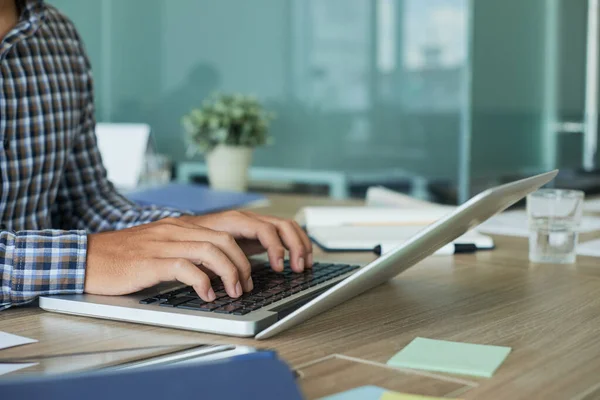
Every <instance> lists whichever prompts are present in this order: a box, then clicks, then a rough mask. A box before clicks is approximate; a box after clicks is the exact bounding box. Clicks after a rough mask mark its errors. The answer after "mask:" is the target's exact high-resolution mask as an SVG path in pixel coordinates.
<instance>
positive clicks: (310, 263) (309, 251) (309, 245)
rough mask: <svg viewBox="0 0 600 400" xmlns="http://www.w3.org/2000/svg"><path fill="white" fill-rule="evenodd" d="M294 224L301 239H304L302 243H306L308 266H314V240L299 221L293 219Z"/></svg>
mask: <svg viewBox="0 0 600 400" xmlns="http://www.w3.org/2000/svg"><path fill="white" fill-rule="evenodd" d="M292 226H293V227H294V229H295V230H296V232H297V233H298V236H299V237H300V240H302V243H303V244H304V249H305V251H306V266H307V267H308V268H312V266H313V245H312V241H311V240H310V238H309V237H308V234H307V233H306V232H305V231H304V229H302V227H301V226H300V225H298V223H297V222H296V221H293V220H292Z"/></svg>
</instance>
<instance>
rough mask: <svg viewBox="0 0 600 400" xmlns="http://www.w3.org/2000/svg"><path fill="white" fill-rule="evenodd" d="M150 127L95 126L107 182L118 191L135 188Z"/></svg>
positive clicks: (143, 125) (100, 124)
mask: <svg viewBox="0 0 600 400" xmlns="http://www.w3.org/2000/svg"><path fill="white" fill-rule="evenodd" d="M149 137H150V127H149V126H148V125H146V124H106V123H99V124H97V125H96V138H97V141H98V149H99V150H100V154H101V155H102V162H103V164H104V167H105V168H106V171H107V174H108V179H109V180H110V181H111V182H112V183H113V184H114V185H115V186H116V187H117V188H119V189H132V188H135V187H136V186H137V184H138V182H139V181H140V177H141V175H142V171H143V168H144V157H145V155H146V149H147V147H148V140H149Z"/></svg>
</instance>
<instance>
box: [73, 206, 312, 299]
mask: <svg viewBox="0 0 600 400" xmlns="http://www.w3.org/2000/svg"><path fill="white" fill-rule="evenodd" d="M286 248H287V249H288V250H289V252H290V261H291V267H292V269H293V270H294V271H296V272H301V271H303V270H304V268H311V267H312V245H311V242H310V240H309V239H308V237H307V236H306V234H305V233H304V232H303V231H302V229H301V228H300V227H299V226H298V224H296V223H295V222H293V221H287V220H282V219H279V218H275V217H267V216H259V215H255V214H252V213H246V212H237V211H231V212H225V213H219V214H211V215H206V216H197V217H195V216H185V217H181V218H166V219H163V220H160V221H157V222H153V223H150V224H145V225H140V226H136V227H134V228H129V229H124V230H121V231H113V232H103V233H97V234H91V235H89V236H88V249H87V267H86V279H85V291H86V292H87V293H93V294H105V295H120V294H128V293H133V292H136V291H138V290H141V289H144V288H147V287H150V286H153V285H156V284H158V283H160V282H166V281H179V282H182V283H184V284H186V285H190V286H192V287H193V288H194V289H195V290H196V292H197V293H198V295H199V296H200V297H201V298H202V299H203V300H205V301H213V300H214V299H215V293H214V291H213V289H212V288H211V286H210V278H211V277H212V276H219V277H220V278H221V280H222V281H223V284H224V286H225V290H226V291H227V294H228V295H229V296H231V297H234V298H237V297H239V296H241V295H242V293H243V291H251V290H252V288H253V283H252V278H251V277H250V273H251V267H250V262H249V261H248V257H247V256H249V255H254V254H258V253H260V252H264V251H266V252H267V254H268V256H269V261H270V263H271V265H272V266H273V269H274V270H276V271H282V270H283V260H284V257H285V249H286Z"/></svg>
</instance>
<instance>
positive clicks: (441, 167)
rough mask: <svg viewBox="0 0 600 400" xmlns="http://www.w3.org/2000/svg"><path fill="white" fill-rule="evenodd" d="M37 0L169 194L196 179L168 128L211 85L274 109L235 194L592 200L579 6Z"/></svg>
mask: <svg viewBox="0 0 600 400" xmlns="http://www.w3.org/2000/svg"><path fill="white" fill-rule="evenodd" d="M50 3H52V4H54V5H55V6H57V7H58V8H59V9H60V10H62V11H63V12H64V13H65V14H67V15H68V16H69V17H70V18H71V19H72V20H73V21H74V22H75V24H76V26H77V28H78V29H79V32H80V34H81V35H82V37H83V40H84V42H85V44H86V48H87V51H88V53H89V56H90V59H91V62H92V66H93V69H94V77H95V83H96V86H95V89H96V92H95V95H96V102H97V103H96V107H97V110H96V111H97V119H98V121H99V122H143V123H147V124H149V125H150V127H151V131H152V138H153V144H154V147H155V149H156V151H157V152H159V153H161V154H164V155H166V156H167V157H168V158H169V159H170V160H171V162H172V165H173V173H174V176H175V178H177V179H179V180H180V181H199V182H200V181H202V180H203V179H204V180H205V179H206V171H205V168H204V161H203V159H202V157H201V156H195V157H193V158H190V157H188V156H187V155H186V151H185V143H184V139H183V132H182V127H181V117H182V116H183V115H184V114H186V113H187V112H189V110H190V109H191V108H193V107H196V106H199V105H200V104H201V103H202V101H203V99H205V98H206V97H207V96H208V95H209V94H210V93H212V92H214V91H217V90H218V91H225V92H242V93H248V94H255V95H257V96H258V97H259V99H260V100H261V101H262V102H263V103H264V104H265V106H266V107H267V108H268V109H270V110H273V111H274V112H275V113H276V114H277V119H276V120H275V121H274V122H273V125H272V129H271V132H272V134H273V136H274V139H275V142H274V144H273V145H272V146H269V147H264V148H260V149H258V150H257V151H256V153H255V158H254V162H253V167H252V173H251V176H252V181H253V182H252V184H251V189H257V190H259V189H260V190H269V189H270V188H275V189H276V190H279V191H281V190H287V191H291V192H310V193H328V194H330V195H332V196H334V197H340V198H343V197H351V196H362V195H364V190H365V189H366V188H367V187H368V186H371V185H385V186H388V187H391V188H394V189H398V190H401V191H403V192H407V193H410V194H413V195H415V196H418V197H422V198H428V199H433V200H436V201H440V202H444V203H460V202H463V201H465V200H466V199H467V198H468V197H470V196H471V195H473V194H474V193H476V192H478V191H480V190H481V189H482V188H484V187H489V186H491V185H494V184H497V183H499V182H504V181H506V180H510V179H514V178H516V177H521V176H525V175H530V174H533V173H536V172H541V171H545V170H549V169H552V168H561V170H562V171H563V172H562V173H563V177H562V181H559V182H558V184H560V183H561V182H562V184H563V186H565V185H574V186H578V187H581V188H585V189H586V190H587V191H594V190H596V187H597V186H598V187H600V185H597V181H598V175H597V174H596V173H595V167H596V165H597V163H598V162H599V161H600V160H599V157H598V155H597V153H596V152H595V151H594V142H595V141H596V140H597V136H598V134H597V130H595V128H594V125H595V124H596V122H597V108H598V106H597V102H596V103H594V99H595V95H597V92H598V90H597V84H596V82H595V81H596V79H597V73H598V71H597V67H595V68H594V65H593V63H592V64H591V65H592V67H593V68H592V69H593V71H592V72H594V73H590V68H586V66H587V65H588V64H589V63H590V62H593V57H592V56H593V50H594V49H595V50H597V34H596V35H595V36H594V37H595V39H594V41H592V42H590V41H589V40H587V37H588V33H589V32H588V31H589V30H590V29H591V28H594V26H591V25H589V24H588V21H589V20H590V18H589V17H590V14H589V10H590V8H591V6H592V5H594V4H595V3H596V2H595V1H594V0H589V2H588V0H527V1H523V0H502V1H498V0H471V1H469V0H252V1H248V0H219V1H214V0H169V1H167V0H119V1H116V0H50ZM596 5H597V4H596ZM596 16H597V11H596ZM593 21H594V19H593V18H592V23H593ZM591 32H592V33H593V32H594V31H593V29H592V30H591ZM588 47H589V48H588ZM586 75H587V76H586ZM593 78H595V79H593ZM586 89H587V90H586ZM586 96H587V99H588V100H587V101H586ZM586 104H587V108H588V109H587V112H586ZM590 104H591V106H590ZM586 143H587V144H586Z"/></svg>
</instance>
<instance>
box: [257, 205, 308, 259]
mask: <svg viewBox="0 0 600 400" xmlns="http://www.w3.org/2000/svg"><path fill="white" fill-rule="evenodd" d="M256 217H257V218H259V219H261V220H263V221H267V222H270V223H272V224H273V225H276V226H277V227H278V229H280V230H281V231H282V232H283V231H285V235H283V236H282V238H283V241H284V244H285V245H286V246H287V248H288V249H290V252H291V253H292V257H291V258H292V259H293V258H294V257H293V253H294V252H293V251H292V248H291V247H290V243H289V242H288V237H294V242H295V243H297V241H298V240H299V241H300V243H301V244H302V254H303V258H304V260H303V261H304V263H303V264H304V267H306V268H312V265H313V255H312V251H313V248H312V242H311V241H310V239H309V238H308V235H306V233H305V232H304V230H303V229H302V228H301V227H300V225H298V223H297V222H296V221H294V220H284V219H280V218H275V217H270V216H262V215H257V216H256ZM283 227H286V228H283ZM296 238H297V239H296ZM292 268H293V263H292Z"/></svg>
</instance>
